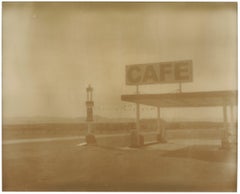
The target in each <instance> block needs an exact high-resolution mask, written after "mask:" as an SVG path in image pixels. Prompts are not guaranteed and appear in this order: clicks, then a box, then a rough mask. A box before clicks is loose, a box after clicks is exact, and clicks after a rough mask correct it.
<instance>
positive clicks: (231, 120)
mask: <svg viewBox="0 0 240 194" xmlns="http://www.w3.org/2000/svg"><path fill="white" fill-rule="evenodd" d="M230 122H231V125H230V129H229V133H230V135H231V136H232V135H233V134H234V130H235V125H234V115H233V105H232V104H231V105H230Z"/></svg>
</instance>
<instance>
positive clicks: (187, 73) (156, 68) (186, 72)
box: [126, 60, 192, 85]
mask: <svg viewBox="0 0 240 194" xmlns="http://www.w3.org/2000/svg"><path fill="white" fill-rule="evenodd" d="M191 81H192V61H191V60H185V61H176V62H162V63H152V64H138V65H127V66H126V84H127V85H142V84H154V83H156V84H157V83H175V82H191Z"/></svg>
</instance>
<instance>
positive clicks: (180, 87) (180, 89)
mask: <svg viewBox="0 0 240 194" xmlns="http://www.w3.org/2000/svg"><path fill="white" fill-rule="evenodd" d="M179 92H180V93H182V82H181V81H180V82H179Z"/></svg>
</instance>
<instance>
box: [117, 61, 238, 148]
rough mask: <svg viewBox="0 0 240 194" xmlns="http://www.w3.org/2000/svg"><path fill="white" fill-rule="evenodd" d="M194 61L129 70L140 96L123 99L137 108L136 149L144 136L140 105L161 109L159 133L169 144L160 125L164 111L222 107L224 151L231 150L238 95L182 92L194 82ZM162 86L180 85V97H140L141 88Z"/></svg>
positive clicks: (128, 78) (232, 92)
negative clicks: (225, 149)
mask: <svg viewBox="0 0 240 194" xmlns="http://www.w3.org/2000/svg"><path fill="white" fill-rule="evenodd" d="M192 72H193V70H192V61H191V60H185V61H176V62H162V63H151V64H140V65H128V66H126V84H127V85H134V84H135V85H136V88H137V92H136V94H130V95H122V96H121V99H122V100H123V101H126V102H131V103H135V104H136V129H135V130H134V132H133V135H135V138H132V139H134V140H133V141H132V143H131V146H132V147H139V146H141V144H142V140H141V139H142V136H141V135H140V105H141V104H142V105H148V106H154V107H156V109H157V129H158V136H157V139H158V141H159V142H162V143H165V142H166V137H165V134H166V133H165V127H164V126H162V125H161V122H160V109H161V108H171V107H175V108H185V107H196V108H197V107H222V108H223V123H224V126H223V128H224V129H223V135H222V147H223V148H228V147H230V145H231V140H232V139H233V137H232V136H233V130H234V128H235V124H234V118H233V106H236V105H237V91H236V90H229V91H200V92H182V82H192V81H193V75H192ZM159 83H160V84H161V83H179V93H166V94H140V93H139V85H144V84H159ZM228 108H229V109H230V125H229V124H228V114H227V112H228V111H227V109H228Z"/></svg>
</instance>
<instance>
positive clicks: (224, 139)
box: [222, 104, 228, 147]
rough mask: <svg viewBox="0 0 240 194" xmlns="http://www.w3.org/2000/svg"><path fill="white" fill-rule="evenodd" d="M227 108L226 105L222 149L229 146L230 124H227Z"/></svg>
mask: <svg viewBox="0 0 240 194" xmlns="http://www.w3.org/2000/svg"><path fill="white" fill-rule="evenodd" d="M227 120H228V119H227V106H226V105H225V104H224V105H223V122H224V124H223V127H224V128H223V139H222V143H223V145H222V147H226V146H228V145H227V144H228V123H227Z"/></svg>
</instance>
